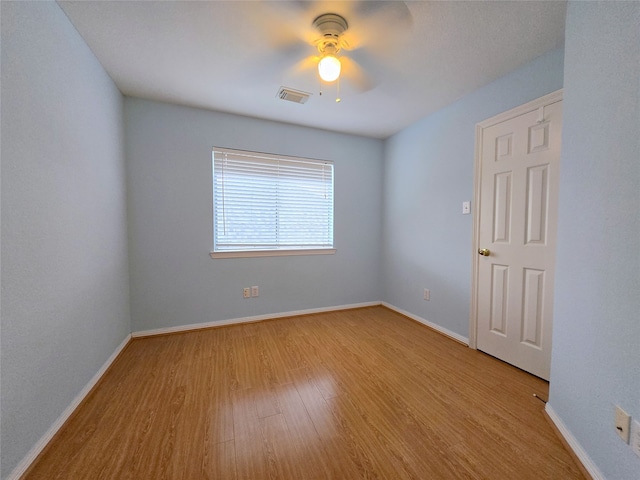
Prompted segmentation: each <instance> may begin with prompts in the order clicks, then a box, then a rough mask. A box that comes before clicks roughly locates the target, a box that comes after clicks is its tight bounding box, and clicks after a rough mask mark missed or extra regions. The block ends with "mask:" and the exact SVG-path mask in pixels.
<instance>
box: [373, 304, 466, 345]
mask: <svg viewBox="0 0 640 480" xmlns="http://www.w3.org/2000/svg"><path fill="white" fill-rule="evenodd" d="M381 304H382V305H383V306H385V307H387V308H390V309H391V310H394V311H396V312H398V313H399V314H401V315H404V316H405V317H409V318H410V319H412V320H415V321H416V322H420V323H422V324H423V325H426V326H427V327H429V328H432V329H433V330H435V331H437V332H440V333H442V334H443V335H446V336H447V337H450V338H453V339H454V340H456V341H458V342H460V343H464V344H465V345H469V339H468V338H467V337H464V336H462V335H460V334H457V333H456V332H452V331H451V330H447V329H446V328H444V327H441V326H440V325H438V324H436V323H433V322H430V321H429V320H425V319H424V318H422V317H419V316H418V315H414V314H413V313H410V312H407V311H406V310H402V309H401V308H398V307H394V306H393V305H391V304H389V303H387V302H381Z"/></svg>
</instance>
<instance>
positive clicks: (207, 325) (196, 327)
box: [131, 302, 381, 338]
mask: <svg viewBox="0 0 640 480" xmlns="http://www.w3.org/2000/svg"><path fill="white" fill-rule="evenodd" d="M376 305H381V302H366V303H352V304H350V305H338V306H336V307H323V308H311V309H308V310H296V311H291V312H281V313H269V314H266V315H255V316H253V317H242V318H231V319H228V320H218V321H213V322H204V323H194V324H191V325H179V326H177V327H167V328H155V329H153V330H143V331H140V332H133V333H132V334H131V336H132V337H133V338H140V337H150V336H153V335H164V334H167V333H176V332H188V331H189V330H200V329H202V328H211V327H223V326H225V325H236V324H239V323H251V322H259V321H261V320H273V319H276V318H286V317H295V316H297V315H309V314H311V313H324V312H334V311H336V310H350V309H353V308H363V307H375V306H376Z"/></svg>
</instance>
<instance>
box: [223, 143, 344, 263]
mask: <svg viewBox="0 0 640 480" xmlns="http://www.w3.org/2000/svg"><path fill="white" fill-rule="evenodd" d="M213 237H214V238H213V253H216V252H243V251H244V252H248V251H270V250H271V251H273V250H305V249H332V248H333V163H331V162H328V161H319V160H309V159H304V158H293V157H284V156H276V155H270V154H264V153H254V152H244V151H239V150H229V149H222V148H214V150H213Z"/></svg>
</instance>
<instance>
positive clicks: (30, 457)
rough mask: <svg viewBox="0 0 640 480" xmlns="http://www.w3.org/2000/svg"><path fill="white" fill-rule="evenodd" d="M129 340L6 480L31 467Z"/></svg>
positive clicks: (19, 475) (13, 478)
mask: <svg viewBox="0 0 640 480" xmlns="http://www.w3.org/2000/svg"><path fill="white" fill-rule="evenodd" d="M129 340H131V335H127V336H126V337H125V338H124V340H123V341H122V343H121V344H120V345H118V348H116V349H115V351H114V352H113V353H112V354H111V356H110V357H109V358H108V359H107V361H106V362H104V365H102V367H100V370H98V371H97V372H96V374H95V375H94V376H93V378H92V379H91V380H89V383H87V384H86V385H85V387H84V388H83V389H82V390H81V391H80V393H78V395H76V398H74V399H73V401H72V402H71V403H70V404H69V406H68V407H67V408H66V409H65V411H64V412H62V415H60V416H59V417H58V419H57V420H56V421H55V422H54V423H53V425H51V427H49V430H47V432H46V433H45V434H44V435H43V436H42V437H41V438H40V440H38V443H36V444H35V445H34V446H33V448H32V449H31V450H30V451H29V453H27V455H26V456H25V457H24V458H23V459H22V461H21V462H20V463H19V464H18V465H17V466H16V468H14V469H13V471H12V472H11V473H10V474H9V476H8V477H7V478H6V480H18V479H19V478H20V477H21V476H22V475H23V474H24V472H26V471H27V469H28V468H29V467H30V466H31V464H32V463H33V461H34V460H35V459H36V458H37V456H38V455H40V453H41V452H42V450H44V447H46V446H47V444H48V443H49V442H50V441H51V439H52V438H53V436H54V435H55V434H56V433H58V430H60V428H62V425H64V423H65V422H66V421H67V420H68V419H69V417H70V416H71V414H72V413H73V412H74V410H75V409H76V408H78V405H80V403H81V402H82V401H83V400H84V399H85V397H86V396H87V395H88V394H89V392H90V391H91V389H92V388H93V387H95V385H96V384H97V383H98V381H99V380H100V379H101V378H102V376H103V375H104V373H105V372H106V371H107V369H108V368H109V367H110V366H111V364H112V363H113V361H114V360H115V359H116V357H117V356H118V355H120V352H122V350H124V347H126V346H127V344H128V343H129Z"/></svg>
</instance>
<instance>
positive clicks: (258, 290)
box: [251, 286, 260, 297]
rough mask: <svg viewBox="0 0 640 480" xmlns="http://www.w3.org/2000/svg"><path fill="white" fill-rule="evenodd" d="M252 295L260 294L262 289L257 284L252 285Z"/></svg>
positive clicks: (257, 295)
mask: <svg viewBox="0 0 640 480" xmlns="http://www.w3.org/2000/svg"><path fill="white" fill-rule="evenodd" d="M251 296H252V297H259V296H260V289H259V288H258V287H257V286H254V287H251Z"/></svg>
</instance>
